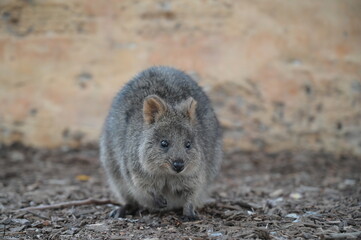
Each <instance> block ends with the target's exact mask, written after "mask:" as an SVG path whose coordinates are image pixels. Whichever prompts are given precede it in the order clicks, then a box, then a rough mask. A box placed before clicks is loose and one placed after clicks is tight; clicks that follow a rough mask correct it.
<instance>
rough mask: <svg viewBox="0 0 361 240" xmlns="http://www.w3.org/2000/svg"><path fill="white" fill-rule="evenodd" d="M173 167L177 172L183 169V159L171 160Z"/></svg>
mask: <svg viewBox="0 0 361 240" xmlns="http://www.w3.org/2000/svg"><path fill="white" fill-rule="evenodd" d="M173 169H174V171H176V172H177V173H179V172H181V171H182V170H183V169H184V161H183V160H175V161H174V162H173Z"/></svg>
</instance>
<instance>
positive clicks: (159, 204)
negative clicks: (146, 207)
mask: <svg viewBox="0 0 361 240" xmlns="http://www.w3.org/2000/svg"><path fill="white" fill-rule="evenodd" d="M154 205H155V207H156V208H165V207H167V199H165V198H164V197H163V196H162V195H154Z"/></svg>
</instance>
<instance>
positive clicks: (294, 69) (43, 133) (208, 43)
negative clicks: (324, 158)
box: [0, 0, 361, 155]
mask: <svg viewBox="0 0 361 240" xmlns="http://www.w3.org/2000/svg"><path fill="white" fill-rule="evenodd" d="M0 14H1V19H0V142H3V143H11V142H14V141H21V142H23V143H25V144H28V145H32V146H41V147H55V146H60V145H70V146H77V145H79V144H81V143H86V142H89V141H90V142H91V141H95V140H96V139H97V137H98V135H99V132H100V129H101V125H102V122H103V120H104V118H105V115H106V112H107V110H108V108H109V104H110V101H111V99H112V97H113V96H114V94H115V93H116V92H117V91H118V89H119V88H120V87H121V86H122V85H123V84H124V83H125V82H126V81H128V80H129V79H130V78H131V77H132V76H133V75H135V74H136V73H137V72H138V71H140V70H142V69H144V68H146V67H149V66H151V65H171V66H175V67H178V68H181V69H183V70H185V71H187V72H188V73H190V74H192V75H193V76H194V77H195V78H196V79H197V81H198V82H199V84H200V85H202V86H203V87H204V89H205V90H206V91H207V93H208V94H209V96H210V97H211V99H212V100H213V102H214V105H215V108H216V111H217V113H218V115H219V119H220V121H221V123H222V125H223V127H224V130H225V131H224V137H225V148H226V149H227V150H229V151H232V150H235V151H236V150H265V151H279V150H316V151H319V150H323V151H330V152H334V153H353V154H358V155H361V24H360V23H361V1H359V0H354V1H353V0H348V1H334V0H327V1H312V0H305V1H211V0H209V1H194V0H187V1H133V0H124V1H116V0H108V1H102V0H79V1H74V0H71V1H70V0H69V1H62V0H48V1H40V0H28V1H25V0H2V1H0Z"/></svg>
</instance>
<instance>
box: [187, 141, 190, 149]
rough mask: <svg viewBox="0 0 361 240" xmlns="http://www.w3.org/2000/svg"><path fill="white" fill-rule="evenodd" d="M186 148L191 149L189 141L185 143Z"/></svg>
mask: <svg viewBox="0 0 361 240" xmlns="http://www.w3.org/2000/svg"><path fill="white" fill-rule="evenodd" d="M186 148H188V149H189V148H191V142H190V141H188V142H187V143H186Z"/></svg>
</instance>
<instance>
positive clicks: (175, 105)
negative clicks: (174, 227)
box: [100, 67, 222, 217]
mask: <svg viewBox="0 0 361 240" xmlns="http://www.w3.org/2000/svg"><path fill="white" fill-rule="evenodd" d="M190 97H191V98H190ZM150 98H152V99H155V100H157V101H156V103H159V102H160V103H163V105H164V106H165V109H166V110H165V111H164V112H160V114H159V115H157V117H154V122H151V123H148V122H146V121H145V120H146V118H145V112H144V111H145V110H144V109H145V105H146V102H147V99H150ZM193 100H195V102H194V101H193ZM151 103H152V102H151ZM194 103H196V105H192V104H194ZM163 105H162V106H163ZM191 105H192V106H193V107H194V106H195V113H194V114H193V116H191V115H192V113H191V109H192V107H191ZM156 110H157V109H156ZM187 111H188V112H187ZM147 116H149V115H147ZM151 116H153V115H151ZM164 139H165V140H168V142H169V147H168V148H166V149H164V148H162V147H161V145H160V142H161V141H162V140H164ZM187 141H190V142H191V147H190V148H189V149H187V148H186V147H185V143H186V142H187ZM221 158H222V150H221V132H220V127H219V124H218V121H217V118H216V116H215V113H214V111H213V109H212V107H211V104H210V101H209V99H208V97H207V96H206V95H205V93H204V92H203V91H202V89H201V88H200V87H199V86H198V85H197V83H196V82H195V81H193V80H192V79H191V78H190V77H189V76H188V75H187V74H185V73H184V72H182V71H179V70H177V69H174V68H170V67H152V68H149V69H147V70H145V71H143V72H141V73H140V74H138V75H137V76H135V77H134V78H133V79H132V80H131V81H130V82H128V83H127V84H126V85H125V86H124V88H123V89H121V90H120V92H119V93H118V94H117V95H116V97H115V98H114V100H113V103H112V106H111V109H110V111H109V114H108V117H107V118H106V121H105V124H104V128H103V132H102V135H101V139H100V159H101V162H102V164H103V166H104V168H105V171H106V174H107V177H108V180H109V184H110V186H111V188H112V190H113V192H114V193H115V194H116V196H117V197H118V198H120V199H123V201H125V203H126V204H128V205H132V206H142V207H146V208H148V209H150V210H159V209H162V210H170V209H176V208H183V214H184V215H185V216H187V217H196V215H195V212H194V211H195V208H197V207H201V206H202V203H203V199H204V197H205V196H206V193H207V187H208V185H209V183H210V182H211V181H212V180H213V179H214V178H215V176H216V175H217V173H218V171H219V167H220V162H221ZM177 159H181V160H183V161H184V164H185V166H184V170H183V171H181V172H179V173H177V172H175V171H174V170H173V169H172V167H171V164H172V162H173V161H175V160H177Z"/></svg>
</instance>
